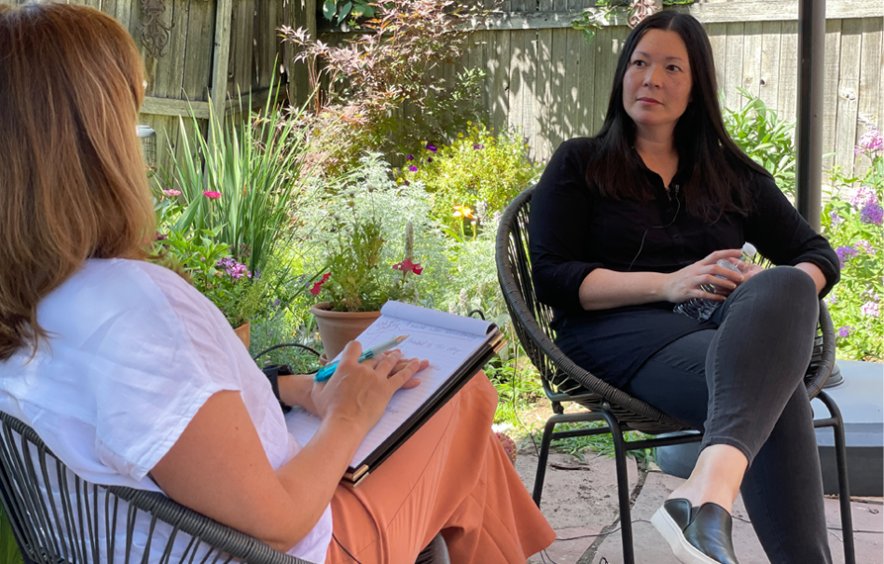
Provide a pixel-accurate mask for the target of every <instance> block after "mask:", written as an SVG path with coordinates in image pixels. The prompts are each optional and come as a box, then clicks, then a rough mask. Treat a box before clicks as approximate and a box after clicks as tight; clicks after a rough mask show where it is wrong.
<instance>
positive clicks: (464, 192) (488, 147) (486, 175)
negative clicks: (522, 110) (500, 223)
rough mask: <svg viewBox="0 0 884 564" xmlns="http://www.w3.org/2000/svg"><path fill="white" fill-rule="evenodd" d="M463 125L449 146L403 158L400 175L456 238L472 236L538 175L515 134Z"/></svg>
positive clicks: (427, 148) (428, 147)
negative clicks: (429, 201)
mask: <svg viewBox="0 0 884 564" xmlns="http://www.w3.org/2000/svg"><path fill="white" fill-rule="evenodd" d="M467 125H468V128H469V129H467V130H466V131H465V132H461V133H458V134H457V137H456V139H455V141H454V142H452V143H451V144H450V145H442V146H439V147H436V146H435V145H433V144H429V143H428V144H425V145H424V147H423V149H421V151H420V152H419V153H418V154H416V155H412V154H409V155H408V156H407V159H408V160H407V161H406V163H407V164H406V166H404V167H402V169H401V171H400V178H401V180H402V182H403V183H404V182H420V183H422V184H423V186H424V188H425V189H426V190H427V192H429V193H430V194H432V196H433V213H434V214H435V215H436V217H437V218H439V219H440V220H441V221H443V222H444V223H446V224H447V225H448V226H449V227H451V228H452V229H454V233H453V234H455V235H460V237H461V238H463V236H464V235H465V233H466V232H469V233H470V234H472V235H475V234H476V230H477V229H478V228H481V226H482V224H483V223H486V222H487V221H488V219H489V217H490V216H492V215H493V214H494V212H500V211H503V210H504V209H505V208H506V206H507V205H509V203H510V202H511V201H512V200H513V198H515V197H516V196H517V195H518V194H519V193H520V192H521V191H522V190H524V189H525V188H527V187H528V186H530V185H531V184H532V183H533V182H534V181H535V180H536V179H537V178H538V177H539V176H540V173H541V172H542V167H541V166H538V165H536V164H532V163H531V161H530V160H529V159H528V146H527V145H526V144H525V142H524V141H523V139H522V136H521V134H519V133H517V132H516V131H514V130H505V131H501V132H495V131H494V130H493V129H488V128H487V127H485V126H484V125H473V124H472V123H471V122H468V124H467ZM474 212H475V213H474ZM492 254H493V253H492Z"/></svg>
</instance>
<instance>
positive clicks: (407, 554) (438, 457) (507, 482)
mask: <svg viewBox="0 0 884 564" xmlns="http://www.w3.org/2000/svg"><path fill="white" fill-rule="evenodd" d="M496 406H497V391H496V390H495V389H494V386H492V385H491V383H490V382H489V381H488V378H486V377H485V375H484V374H482V373H479V374H477V375H476V376H475V377H474V378H473V379H472V380H471V381H470V382H469V383H468V384H467V385H466V386H464V388H463V389H462V390H461V391H460V392H459V393H458V394H457V395H455V397H454V398H452V400H451V401H450V402H448V404H446V405H445V406H444V407H443V408H442V409H440V410H439V412H438V413H436V415H434V416H433V418H432V419H430V421H428V422H427V423H426V424H425V425H424V426H423V427H421V428H420V429H419V430H418V431H417V432H416V433H415V434H414V435H413V436H412V437H411V438H410V439H409V440H408V442H406V444H404V445H403V446H402V447H401V448H399V450H397V451H396V452H395V453H394V454H393V455H392V456H391V457H390V458H388V459H387V460H386V461H385V462H384V463H383V464H382V465H381V466H380V468H378V469H377V470H376V471H375V472H374V473H372V474H371V475H370V476H369V477H368V478H366V479H365V480H364V481H363V482H362V483H361V484H360V485H359V487H358V488H356V489H353V488H352V487H350V486H349V485H343V484H342V485H339V486H338V489H337V491H336V493H335V496H334V498H333V499H332V518H333V520H334V538H333V539H332V541H331V545H330V546H329V549H328V555H327V560H326V561H327V562H328V563H330V564H338V563H341V564H343V563H348V564H353V562H354V560H353V558H354V557H355V559H356V560H357V561H358V562H360V563H361V564H399V563H402V564H413V563H414V561H415V559H416V558H417V555H418V553H420V551H421V550H422V549H423V547H425V546H426V545H427V544H429V543H430V541H431V540H432V539H433V537H434V536H436V534H437V533H439V532H440V531H441V532H442V535H443V536H444V537H445V541H446V543H447V544H448V551H449V553H450V555H451V561H452V562H455V563H457V564H469V563H477V564H478V563H481V564H496V563H500V564H510V563H513V562H525V561H526V560H527V557H528V556H530V555H532V554H534V553H536V552H538V551H540V550H542V549H544V548H546V547H547V546H549V545H550V544H552V542H553V540H555V537H556V534H555V531H553V530H552V528H551V527H550V526H549V524H548V523H547V522H546V519H544V517H543V515H542V514H541V513H540V510H539V509H537V506H536V505H534V501H533V500H532V499H531V496H530V495H529V494H528V491H527V490H526V489H525V486H524V485H523V484H522V481H521V480H520V478H519V475H518V474H517V473H516V470H515V468H513V465H512V463H511V462H510V461H509V459H508V458H507V456H506V453H505V452H504V450H503V447H502V446H501V444H500V441H499V440H498V439H497V437H495V436H494V434H493V433H492V432H491V423H492V419H493V417H494V410H495V407H496ZM348 552H349V554H348ZM350 555H352V557H351V556H350Z"/></svg>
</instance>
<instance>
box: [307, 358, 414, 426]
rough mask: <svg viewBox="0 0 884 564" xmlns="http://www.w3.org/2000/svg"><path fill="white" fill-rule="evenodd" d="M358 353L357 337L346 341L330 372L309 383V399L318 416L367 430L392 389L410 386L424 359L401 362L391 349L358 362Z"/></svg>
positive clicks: (384, 407)
mask: <svg viewBox="0 0 884 564" xmlns="http://www.w3.org/2000/svg"><path fill="white" fill-rule="evenodd" d="M360 354H362V346H361V345H360V344H359V343H358V342H357V341H351V342H350V343H348V344H347V346H346V347H345V348H344V352H343V353H341V361H340V363H339V364H338V367H337V368H336V369H335V373H334V375H332V377H331V378H329V379H328V381H326V382H322V383H314V384H313V390H312V392H311V399H312V402H313V406H314V407H315V409H316V411H315V413H316V415H318V416H319V417H321V418H322V419H327V418H338V419H341V420H344V421H348V422H350V423H352V424H355V425H356V426H357V427H358V428H360V429H361V430H363V431H364V432H365V433H367V432H368V431H369V430H370V429H371V428H372V427H374V425H375V423H377V422H378V420H379V419H380V418H381V415H383V413H384V409H386V407H387V404H388V403H389V402H390V398H391V397H392V396H393V393H395V392H396V390H399V389H400V388H403V387H406V388H409V387H414V385H416V383H415V381H414V380H412V377H413V376H414V375H415V373H417V372H418V371H420V370H423V369H424V368H426V367H427V366H428V362H427V361H426V360H422V361H420V360H417V359H412V360H410V361H408V362H407V363H406V364H405V365H404V366H402V365H401V363H400V360H402V353H401V352H400V351H398V350H394V351H391V352H389V353H386V354H384V355H382V356H380V357H378V358H375V359H371V360H367V361H364V362H362V363H360V362H359V356H360ZM397 368H398V370H397Z"/></svg>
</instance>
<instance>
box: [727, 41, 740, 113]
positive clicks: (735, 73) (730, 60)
mask: <svg viewBox="0 0 884 564" xmlns="http://www.w3.org/2000/svg"><path fill="white" fill-rule="evenodd" d="M725 49H727V66H726V67H725V69H724V105H725V107H727V108H730V109H732V110H737V109H739V108H740V98H741V96H740V92H739V91H738V90H737V88H738V87H741V86H742V85H743V24H742V23H730V24H727V40H726V44H725Z"/></svg>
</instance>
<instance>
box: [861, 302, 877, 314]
mask: <svg viewBox="0 0 884 564" xmlns="http://www.w3.org/2000/svg"><path fill="white" fill-rule="evenodd" d="M859 310H860V312H861V313H862V314H863V315H867V316H869V317H879V316H880V315H881V310H880V309H879V307H878V304H876V303H875V302H872V301H868V302H866V303H864V304H863V305H862V307H861V308H860V309H859Z"/></svg>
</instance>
